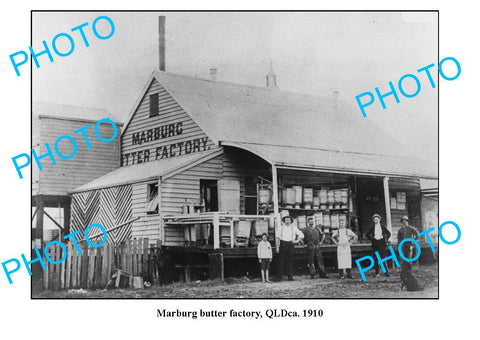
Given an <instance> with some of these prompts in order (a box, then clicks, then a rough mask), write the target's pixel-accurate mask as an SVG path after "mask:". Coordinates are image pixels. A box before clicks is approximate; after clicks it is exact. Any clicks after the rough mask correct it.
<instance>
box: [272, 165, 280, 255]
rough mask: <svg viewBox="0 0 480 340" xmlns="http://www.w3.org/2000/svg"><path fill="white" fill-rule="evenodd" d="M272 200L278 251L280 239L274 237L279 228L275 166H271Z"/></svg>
mask: <svg viewBox="0 0 480 340" xmlns="http://www.w3.org/2000/svg"><path fill="white" fill-rule="evenodd" d="M272 190H273V192H272V198H273V214H274V219H273V224H274V230H275V232H274V233H275V235H274V237H275V248H277V249H278V247H279V246H280V239H279V238H278V237H277V235H276V231H277V228H278V227H279V226H280V210H279V207H278V175H277V167H276V166H275V164H272Z"/></svg>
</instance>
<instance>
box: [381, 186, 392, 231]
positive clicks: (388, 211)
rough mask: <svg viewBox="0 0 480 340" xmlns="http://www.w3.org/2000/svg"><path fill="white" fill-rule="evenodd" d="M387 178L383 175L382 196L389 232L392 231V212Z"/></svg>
mask: <svg viewBox="0 0 480 340" xmlns="http://www.w3.org/2000/svg"><path fill="white" fill-rule="evenodd" d="M388 180H389V177H388V176H385V177H383V196H384V197H385V214H386V215H387V216H386V218H387V229H388V230H389V231H390V233H392V214H391V209H390V188H389V186H388ZM390 238H391V237H390Z"/></svg>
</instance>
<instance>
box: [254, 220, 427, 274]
mask: <svg viewBox="0 0 480 340" xmlns="http://www.w3.org/2000/svg"><path fill="white" fill-rule="evenodd" d="M381 221H382V218H381V216H380V215H379V214H374V215H373V216H372V222H373V226H372V228H371V229H370V231H369V232H368V233H367V238H368V239H369V240H371V242H372V251H373V252H377V251H378V253H379V255H380V257H381V258H385V257H386V252H387V246H388V240H389V239H390V237H391V232H390V231H389V230H388V229H387V227H386V226H385V225H383V224H382V223H381ZM293 222H294V219H293V217H291V216H284V217H283V218H282V223H281V225H280V227H279V229H278V231H277V234H276V237H277V247H276V249H277V252H278V253H279V266H278V279H279V281H281V280H282V278H283V276H284V274H286V275H287V278H288V280H289V281H293V252H294V247H295V244H298V243H300V242H302V241H303V243H304V244H306V246H307V252H308V267H309V271H310V277H311V278H312V279H314V278H315V274H316V271H317V270H318V273H319V277H320V278H328V275H327V272H326V270H325V265H324V262H323V256H322V252H321V250H320V245H321V244H322V243H323V242H324V241H325V236H326V235H325V233H324V232H323V231H322V229H321V227H320V226H316V225H315V220H314V218H313V217H310V218H308V220H307V228H305V229H303V231H300V230H299V229H298V227H297V226H296V225H294V224H293ZM401 223H402V227H401V228H400V230H399V231H398V243H400V242H401V241H402V240H403V239H405V238H414V239H416V238H417V234H418V232H417V230H416V229H415V228H413V227H412V226H410V225H409V224H408V216H403V217H402V218H401ZM331 238H332V241H333V243H334V244H336V246H337V265H338V270H339V278H340V279H343V278H345V276H346V277H347V278H349V279H353V276H352V254H351V248H350V245H351V244H352V243H354V242H355V241H356V240H357V239H358V237H357V235H356V234H355V233H354V232H353V231H352V230H350V229H349V228H348V227H347V226H346V222H345V220H340V221H339V229H337V230H335V231H334V232H333V233H332V236H331ZM404 247H405V249H403V248H404ZM407 247H409V246H408V245H407V243H405V244H404V245H403V247H402V252H403V254H406V256H408V257H413V255H414V254H412V253H411V252H412V250H411V248H408V249H407ZM257 253H258V260H259V262H260V265H261V275H262V281H263V282H270V278H269V269H270V263H271V262H272V257H273V254H272V246H271V244H270V242H268V235H267V234H263V235H262V241H260V242H259V244H258V248H257ZM408 254H410V256H409V255H408ZM374 258H375V257H374ZM401 268H402V274H401V278H402V282H403V281H404V279H405V278H407V277H408V276H409V275H410V276H411V263H410V262H406V261H402V264H401ZM385 269H386V271H385V273H384V275H385V276H390V274H389V272H388V268H387V267H386V266H385ZM375 275H376V276H379V275H380V268H379V265H378V261H375Z"/></svg>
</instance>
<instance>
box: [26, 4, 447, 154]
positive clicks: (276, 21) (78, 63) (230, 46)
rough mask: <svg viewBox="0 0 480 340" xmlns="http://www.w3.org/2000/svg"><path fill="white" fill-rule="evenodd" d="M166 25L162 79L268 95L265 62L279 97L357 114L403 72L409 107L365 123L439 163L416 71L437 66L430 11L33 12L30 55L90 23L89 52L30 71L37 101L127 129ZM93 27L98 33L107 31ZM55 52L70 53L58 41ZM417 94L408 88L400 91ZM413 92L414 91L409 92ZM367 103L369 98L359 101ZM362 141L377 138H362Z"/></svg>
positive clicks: (432, 106)
mask: <svg viewBox="0 0 480 340" xmlns="http://www.w3.org/2000/svg"><path fill="white" fill-rule="evenodd" d="M100 15H107V16H108V17H110V18H111V19H112V20H113V22H114V24H115V33H114V34H113V36H112V37H111V38H110V39H107V40H100V39H97V38H96V37H95V36H94V35H93V33H92V30H91V26H92V23H93V21H94V19H95V18H97V17H98V16H100ZM159 15H165V16H166V70H167V71H168V72H172V73H179V74H186V75H192V76H198V77H202V78H209V69H210V68H211V67H212V66H214V67H216V68H217V69H218V76H217V79H218V80H220V81H226V82H231V83H238V84H248V85H255V86H265V75H266V73H267V72H268V69H269V66H270V63H272V64H273V67H274V69H275V72H276V74H277V84H278V86H279V88H280V89H281V90H283V91H290V92H297V93H305V94H311V95H320V96H331V95H333V91H335V90H336V91H339V98H340V99H341V100H344V101H347V102H348V103H349V104H350V105H351V107H352V112H351V114H352V115H361V111H360V109H359V108H358V105H357V103H356V100H355V96H356V95H359V94H361V93H363V92H367V91H370V92H374V88H375V87H377V86H378V87H379V88H380V91H381V92H382V93H386V92H388V90H389V87H388V82H389V81H392V82H393V84H395V86H396V87H397V84H398V80H399V79H400V78H401V77H402V76H403V75H404V74H407V73H411V74H415V75H417V76H418V77H419V79H420V80H421V85H422V87H421V90H420V92H419V94H418V95H417V96H416V97H414V98H405V97H402V96H401V95H400V94H399V95H400V103H398V104H397V103H396V102H395V100H394V99H393V97H392V96H390V97H387V98H386V99H385V101H386V104H387V109H385V110H384V109H382V107H381V106H380V104H379V102H378V98H376V102H375V103H374V104H373V105H372V106H369V107H367V108H366V113H367V118H365V119H371V120H373V121H374V122H375V123H376V124H377V125H378V126H379V127H380V128H382V129H383V130H385V131H386V132H388V133H389V134H390V135H392V136H393V137H394V138H395V139H397V140H398V141H400V142H401V143H402V144H404V145H405V146H406V147H407V148H408V149H409V150H410V151H411V152H412V153H413V154H414V155H416V156H417V157H419V158H421V159H424V160H428V161H431V162H433V163H437V155H438V144H437V140H438V132H437V131H438V116H437V115H438V103H437V95H438V92H437V91H438V86H437V87H436V88H435V89H433V88H432V87H431V86H430V85H429V82H428V81H427V80H426V78H422V76H421V75H420V74H419V73H417V70H418V69H420V68H422V67H424V66H426V65H429V64H432V63H435V67H434V68H433V69H432V73H433V74H434V79H435V83H436V84H438V81H437V79H436V72H437V68H436V65H437V60H438V52H437V51H438V29H437V25H438V21H437V13H432V12H422V13H419V12H416V13H413V12H409V13H400V12H390V13H385V12H333V13H332V12H313V13H312V12H309V13H299V12H297V13H265V12H256V13H253V12H243V13H242V12H235V13H218V12H217V13H211V12H210V13H208V12H202V13H198V12H197V13H195V12H183V13H178V12H53V13H48V12H36V13H33V24H32V27H33V36H32V47H33V49H34V50H37V49H38V51H40V50H41V46H42V45H41V44H42V40H45V41H47V43H48V44H49V45H50V46H51V41H52V39H53V37H54V36H55V35H56V34H58V33H61V32H69V31H70V30H71V28H73V27H75V26H78V25H80V24H83V23H85V22H88V26H87V27H86V28H85V33H86V36H87V39H88V40H89V43H90V46H89V47H88V48H87V47H85V45H84V44H83V43H82V40H81V38H80V36H79V35H78V32H76V33H72V34H71V36H72V37H73V38H74V41H75V44H76V45H75V49H74V51H73V53H72V54H71V55H70V56H68V57H63V58H61V57H58V56H56V55H54V59H55V61H54V62H53V63H50V62H49V61H48V58H47V56H45V55H44V56H43V57H39V62H40V65H41V67H40V68H38V69H36V68H35V67H34V68H33V72H32V82H33V84H32V85H33V93H32V97H33V100H34V101H43V102H53V103H61V104H68V105H78V106H87V107H98V108H102V109H106V110H108V111H109V112H110V113H111V114H112V115H113V116H115V117H117V118H118V119H120V120H121V121H125V120H126V118H127V117H128V115H129V113H130V112H131V111H132V108H133V105H134V103H135V101H136V100H137V98H138V97H139V95H140V94H141V91H142V89H143V87H144V86H145V84H146V81H147V80H148V78H149V76H150V74H151V72H152V71H153V70H154V69H156V68H158V16H159ZM108 29H109V27H108V25H106V22H105V21H99V25H98V30H99V32H100V33H101V34H106V33H108V32H109V30H108ZM58 41H59V43H58V45H57V47H58V48H59V49H60V50H61V51H66V50H68V45H62V43H63V42H65V40H62V39H59V40H58ZM404 85H405V86H404V87H405V90H406V91H407V92H409V91H410V92H414V87H412V86H411V85H412V83H409V82H408V81H406V82H405V83H404ZM412 89H413V90H412ZM365 100H366V99H365ZM365 133H366V135H368V133H374V132H368V131H366V132H365Z"/></svg>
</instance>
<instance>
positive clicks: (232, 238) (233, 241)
mask: <svg viewBox="0 0 480 340" xmlns="http://www.w3.org/2000/svg"><path fill="white" fill-rule="evenodd" d="M234 247H235V228H234V223H233V220H230V248H234Z"/></svg>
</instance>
